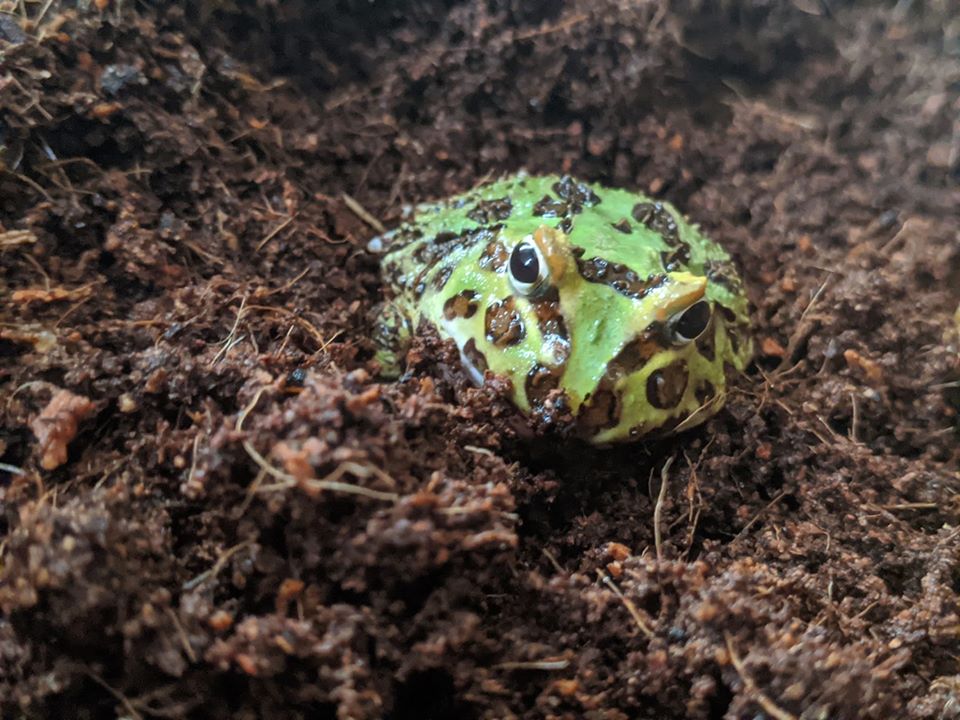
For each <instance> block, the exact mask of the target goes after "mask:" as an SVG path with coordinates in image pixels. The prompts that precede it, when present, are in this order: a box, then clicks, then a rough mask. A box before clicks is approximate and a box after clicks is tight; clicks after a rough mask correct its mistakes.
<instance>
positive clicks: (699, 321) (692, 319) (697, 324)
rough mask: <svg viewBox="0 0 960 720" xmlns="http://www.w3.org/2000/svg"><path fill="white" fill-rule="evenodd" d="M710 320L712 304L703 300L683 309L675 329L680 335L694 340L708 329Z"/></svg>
mask: <svg viewBox="0 0 960 720" xmlns="http://www.w3.org/2000/svg"><path fill="white" fill-rule="evenodd" d="M708 322H710V304H709V303H707V302H704V301H703V300H701V301H700V302H698V303H694V304H693V305H691V306H690V307H688V308H687V309H686V310H684V311H683V314H682V315H680V317H679V318H677V322H676V323H675V324H674V326H673V330H674V332H675V333H677V335H679V336H680V337H683V338H686V339H687V340H693V339H694V338H696V337H698V336H699V335H700V333H702V332H703V331H704V330H706V329H707V323H708Z"/></svg>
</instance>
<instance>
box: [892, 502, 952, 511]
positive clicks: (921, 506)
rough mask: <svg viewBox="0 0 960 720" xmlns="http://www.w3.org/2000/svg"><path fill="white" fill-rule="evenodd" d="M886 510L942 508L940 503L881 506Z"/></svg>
mask: <svg viewBox="0 0 960 720" xmlns="http://www.w3.org/2000/svg"><path fill="white" fill-rule="evenodd" d="M879 507H880V508H882V509H884V510H936V509H937V508H939V507H940V505H939V504H938V503H932V502H912V503H896V504H895V505H880V506H879Z"/></svg>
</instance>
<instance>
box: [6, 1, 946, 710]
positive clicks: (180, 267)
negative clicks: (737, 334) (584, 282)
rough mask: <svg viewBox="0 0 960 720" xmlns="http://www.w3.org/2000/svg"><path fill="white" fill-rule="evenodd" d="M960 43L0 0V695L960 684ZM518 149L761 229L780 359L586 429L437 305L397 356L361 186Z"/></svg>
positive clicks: (78, 706) (432, 184)
mask: <svg viewBox="0 0 960 720" xmlns="http://www.w3.org/2000/svg"><path fill="white" fill-rule="evenodd" d="M958 37H960V20H958V18H957V17H956V11H955V10H954V9H953V8H952V6H951V5H950V3H948V2H930V3H903V2H900V3H892V2H891V3H885V4H877V3H867V2H859V3H852V4H849V5H844V6H841V4H839V3H822V2H806V1H801V0H797V1H795V2H792V3H779V2H749V3H748V2H738V1H734V0H723V1H722V2H709V3H708V2H703V1H701V0H671V2H668V3H665V4H664V3H661V4H657V3H626V4H624V3H615V2H605V1H604V2H600V3H596V2H591V3H587V2H579V1H573V2H569V3H562V4H561V3H552V2H522V3H519V2H460V3H454V4H450V3H439V2H429V1H427V0H417V2H412V3H407V4H406V5H405V6H404V9H403V12H400V11H399V10H397V9H396V7H395V6H394V5H392V4H389V3H374V4H370V3H367V2H342V3H329V2H319V3H315V2H303V1H302V0H292V1H291V2H284V3H226V4H225V3H181V4H162V3H161V4H142V3H141V4H134V3H112V2H108V1H104V2H99V1H98V2H95V3H79V4H77V3H60V2H58V1H57V0H55V1H54V2H53V3H6V4H4V3H3V2H0V533H2V539H0V610H2V614H0V715H2V716H4V717H6V716H8V715H10V716H21V715H22V716H24V717H31V718H32V717H64V718H72V717H77V718H79V717H84V718H100V717H104V718H107V717H116V716H118V715H121V714H122V715H123V716H125V717H133V718H137V717H141V718H148V717H191V718H201V717H217V718H219V717H231V718H255V717H270V718H300V717H320V718H358V719H359V718H380V717H386V718H397V719H402V718H414V717H415V718H540V717H552V718H579V717H585V718H651V719H652V718H658V719H661V720H662V719H663V718H701V719H704V720H707V719H714V718H726V719H728V720H733V719H735V718H736V719H739V718H754V717H775V718H778V719H780V720H783V719H784V718H796V719H799V718H815V717H829V718H833V719H835V720H848V719H849V720H853V719H857V720H869V719H870V718H890V717H898V718H901V717H902V718H909V719H911V720H940V719H942V718H947V717H952V716H953V715H955V714H956V712H957V708H958V707H960V689H958V688H960V686H958V680H957V678H958V677H960V666H958V664H957V657H956V655H957V653H956V644H957V640H958V630H957V629H958V627H960V595H958V593H960V531H958V527H960V474H958V473H960V420H958V417H960V416H958V413H960V390H958V382H960V350H958V347H960V344H958V343H960V338H958V333H960V328H958V325H957V319H956V318H957V315H956V313H957V312H958V310H957V308H958V305H960V244H958V242H957V222H956V208H957V207H958V205H960V186H958V180H960V175H958V162H957V158H958V157H960V152H958V151H957V130H956V115H957V109H958V107H960V99H958V98H960V92H958V88H957V84H956V78H957V77H958V73H960V60H958V55H957V52H956V48H957V42H958ZM521 168H525V169H527V170H529V171H531V172H543V173H571V174H573V175H574V176H576V177H579V178H582V179H586V180H590V181H599V182H602V183H606V184H611V185H616V186H620V187H627V188H633V189H639V190H642V191H645V192H648V193H650V194H652V195H654V196H655V198H656V199H663V200H667V201H670V202H671V203H673V204H675V205H676V206H677V207H679V208H681V209H682V210H683V212H684V213H685V214H687V215H688V216H689V217H690V218H691V219H692V220H693V221H695V222H698V223H699V224H700V225H701V227H702V228H703V229H704V231H705V232H707V233H708V234H710V235H711V236H712V237H714V238H716V239H717V240H718V241H720V242H722V243H723V244H724V246H725V247H727V248H729V249H730V250H731V252H732V253H733V255H734V256H735V259H736V261H737V263H738V265H739V267H740V268H741V269H742V271H743V275H744V280H745V286H746V288H747V292H748V293H749V295H750V298H751V300H752V302H753V309H752V320H753V325H754V328H755V334H756V336H757V337H758V339H759V340H760V342H761V344H762V347H763V348H764V350H763V352H762V353H761V354H759V355H758V357H757V359H756V360H755V362H754V364H753V365H752V366H751V368H749V370H748V372H747V373H746V374H745V376H743V377H741V378H739V379H738V380H737V382H736V383H735V385H734V387H733V389H732V390H731V392H730V393H729V397H728V400H727V405H726V407H725V409H724V410H723V412H722V413H720V414H719V415H718V416H717V417H716V418H714V419H713V420H711V421H710V422H709V423H708V424H707V425H706V426H705V427H703V428H701V429H698V430H696V431H691V432H687V433H684V434H681V435H679V436H677V437H673V438H664V439H662V440H659V441H656V442H650V443H645V444H638V445H634V446H628V447H618V448H611V449H595V448H589V447H585V446H583V445H581V444H579V443H578V442H577V441H576V440H575V439H574V438H569V437H564V436H563V435H562V434H560V433H558V432H555V431H554V430H551V428H550V427H548V425H549V423H548V422H547V420H548V419H549V418H552V417H560V416H562V415H563V412H564V411H563V407H562V402H561V400H562V396H560V395H558V397H556V398H555V397H553V396H552V395H551V394H550V392H548V393H547V394H546V396H545V398H544V407H545V411H544V412H543V413H541V415H542V417H541V418H540V419H539V420H537V421H534V422H530V421H527V420H525V419H524V418H522V417H520V416H519V414H518V413H517V412H516V411H515V410H514V409H513V407H512V406H511V404H510V402H509V400H508V397H509V394H510V388H509V387H508V383H506V382H505V381H503V380H502V379H498V378H496V377H493V376H492V375H489V374H488V377H487V382H486V384H485V385H484V386H483V387H480V388H476V387H473V386H472V385H471V384H470V383H469V381H468V380H467V379H466V377H465V376H464V373H463V370H462V368H461V366H460V358H459V354H458V353H457V351H456V349H455V348H453V347H452V346H451V345H449V344H445V343H443V342H441V341H440V340H439V339H438V338H437V337H436V335H435V334H432V333H431V332H430V331H429V329H426V328H420V330H419V331H418V335H417V338H416V340H415V341H414V344H413V346H412V348H411V349H410V351H409V353H408V355H407V357H406V359H405V360H406V369H407V371H408V372H407V373H406V374H405V375H404V376H403V377H402V378H401V380H398V381H396V382H385V381H381V380H380V379H378V378H377V376H376V374H375V373H376V363H375V362H374V360H373V352H374V347H373V343H372V341H371V337H372V328H371V325H370V322H369V320H368V318H369V316H370V313H371V310H372V308H374V307H375V306H376V304H377V302H378V301H379V300H380V299H381V294H380V283H379V279H378V267H377V259H376V258H375V257H374V256H372V255H371V254H369V253H367V252H366V251H365V250H364V248H365V246H366V243H367V241H368V240H369V239H370V237H371V236H372V235H373V234H374V230H373V229H372V228H371V222H370V218H373V219H374V220H375V221H379V222H382V223H384V224H385V225H387V226H388V227H392V226H394V225H395V224H396V223H397V222H398V221H399V219H400V218H401V217H402V215H403V212H404V208H405V206H408V205H410V204H413V203H416V202H420V201H426V200H431V199H437V198H441V197H444V196H446V195H449V194H451V193H454V192H458V191H464V190H467V189H469V188H470V187H473V186H474V185H476V184H477V183H478V182H480V181H481V180H483V179H484V178H487V177H496V176H499V175H501V174H503V173H509V172H514V171H516V170H519V169H521ZM345 198H347V199H349V202H348V200H347V199H345ZM358 209H359V210H358ZM495 209H496V208H495ZM486 210H489V208H487V209H486ZM486 210H485V211H486ZM500 210H502V208H500ZM361 211H362V212H361ZM498 212H499V210H498ZM623 237H625V238H626V237H627V236H626V235H624V236H623ZM554 394H556V393H554ZM554 406H556V407H554ZM671 458H672V459H673V464H672V466H671V467H670V470H669V471H668V472H667V473H666V474H665V476H664V478H665V483H666V484H665V485H664V486H663V487H662V492H661V483H662V482H663V480H662V479H661V472H660V470H661V468H662V467H663V466H664V464H665V462H666V461H667V460H668V459H671Z"/></svg>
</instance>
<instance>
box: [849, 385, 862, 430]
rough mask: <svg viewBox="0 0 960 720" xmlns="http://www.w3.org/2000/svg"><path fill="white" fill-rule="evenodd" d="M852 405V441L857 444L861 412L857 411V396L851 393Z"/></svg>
mask: <svg viewBox="0 0 960 720" xmlns="http://www.w3.org/2000/svg"><path fill="white" fill-rule="evenodd" d="M850 404H851V405H852V406H853V411H852V413H853V414H852V419H851V420H850V440H851V441H852V442H857V427H858V426H859V425H860V411H859V410H858V409H857V396H856V395H854V394H853V393H850Z"/></svg>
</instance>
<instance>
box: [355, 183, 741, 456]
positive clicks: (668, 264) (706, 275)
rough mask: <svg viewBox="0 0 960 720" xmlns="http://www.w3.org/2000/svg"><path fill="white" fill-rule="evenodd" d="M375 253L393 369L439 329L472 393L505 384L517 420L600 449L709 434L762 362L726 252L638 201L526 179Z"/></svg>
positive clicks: (459, 205)
mask: <svg viewBox="0 0 960 720" xmlns="http://www.w3.org/2000/svg"><path fill="white" fill-rule="evenodd" d="M369 248H370V250H371V251H374V252H381V253H383V257H382V262H381V267H382V274H383V280H384V284H385V289H386V297H387V300H386V301H385V302H384V304H383V305H381V306H380V307H379V309H378V311H377V327H376V332H375V334H376V340H377V343H378V347H379V348H380V349H379V352H378V354H377V359H378V360H379V361H380V364H381V367H382V370H383V374H384V375H386V376H393V377H396V376H397V375H399V373H400V369H401V368H400V365H401V358H403V357H404V355H405V353H406V350H407V348H408V347H409V343H410V340H411V338H412V335H413V333H414V332H415V331H416V330H417V328H418V327H420V325H421V323H427V324H429V325H431V326H433V327H434V328H436V330H437V332H438V333H439V334H440V336H441V337H442V338H448V339H450V340H453V342H454V343H456V345H457V347H458V348H459V350H460V356H461V359H462V362H463V367H464V369H465V370H466V372H467V373H468V374H469V375H470V377H471V378H472V379H473V380H474V381H475V382H476V383H478V384H479V383H482V382H483V380H484V376H485V375H486V374H487V373H493V374H495V375H498V376H504V377H506V378H508V379H509V380H510V381H511V383H512V393H513V394H512V399H513V401H514V403H515V404H516V405H517V407H518V408H520V410H522V411H523V412H524V413H527V414H528V415H531V416H535V417H536V418H537V419H539V420H541V421H544V422H547V423H556V424H562V425H568V426H572V427H573V429H574V432H575V433H576V434H577V435H579V436H580V437H582V438H584V439H585V440H587V441H589V442H591V443H594V444H601V445H602V444H607V443H613V442H619V441H629V440H633V439H635V438H639V437H642V436H644V435H648V434H650V433H667V432H678V431H681V430H684V429H687V428H691V427H694V426H696V425H699V424H700V423H702V422H704V421H705V420H706V419H707V418H709V417H711V416H712V415H714V414H715V413H716V412H717V411H718V410H719V409H720V408H721V407H722V405H723V403H724V399H725V396H726V388H727V383H728V381H729V379H730V378H731V376H732V375H734V374H736V373H739V372H741V371H742V370H743V369H744V367H745V366H746V365H747V363H748V362H749V360H750V358H751V355H752V351H753V344H752V340H751V337H750V332H749V316H748V307H747V297H746V295H745V293H744V289H743V284H742V282H741V280H740V278H739V276H738V274H737V272H736V270H735V268H734V266H733V263H732V262H731V260H730V256H729V255H728V254H727V252H726V251H725V250H724V249H723V248H721V247H720V246H719V245H717V244H716V243H714V242H712V241H711V240H709V239H707V238H706V237H705V236H704V235H703V234H702V233H701V232H700V231H699V230H698V228H697V227H696V226H695V225H692V224H690V223H689V222H687V221H686V220H685V219H684V218H683V217H682V216H681V215H680V213H679V212H677V210H676V209H675V208H674V207H673V206H672V205H670V204H669V203H667V202H663V201H658V200H654V199H652V198H650V197H647V196H645V195H642V194H639V193H634V192H628V191H626V190H616V189H610V188H604V187H600V186H597V185H593V184H589V183H585V182H580V181H578V180H576V179H574V178H572V177H569V176H562V177H560V176H554V175H550V176H543V177H534V176H528V175H526V174H524V173H521V174H519V175H515V176H513V177H509V178H505V179H502V180H498V181H494V182H489V183H487V184H484V185H481V186H480V187H477V188H475V189H473V190H471V191H469V192H466V193H463V194H461V195H457V196H455V197H452V198H449V199H446V200H443V201H441V202H438V203H433V204H426V205H421V206H419V207H417V208H416V210H415V211H414V213H413V215H412V217H410V218H408V220H407V221H405V222H404V223H403V224H402V225H401V226H400V227H398V228H397V229H395V230H393V231H391V232H388V233H386V234H385V235H383V236H381V237H378V238H374V240H372V241H371V243H370V246H369Z"/></svg>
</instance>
